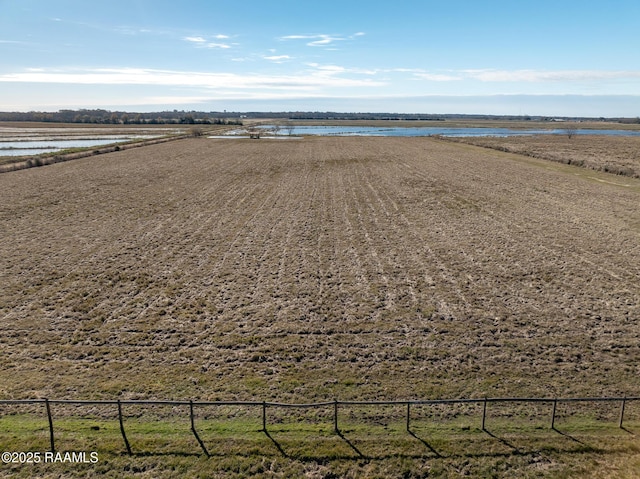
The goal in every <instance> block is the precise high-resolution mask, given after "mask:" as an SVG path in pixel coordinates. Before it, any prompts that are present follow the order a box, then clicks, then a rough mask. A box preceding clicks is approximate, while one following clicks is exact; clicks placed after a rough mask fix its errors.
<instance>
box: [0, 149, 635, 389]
mask: <svg viewBox="0 0 640 479" xmlns="http://www.w3.org/2000/svg"><path fill="white" fill-rule="evenodd" d="M583 140H584V139H583V138H577V139H574V140H572V142H575V143H578V142H581V141H583ZM560 141H561V140H558V142H560ZM621 148H622V147H621ZM639 200H640V181H638V180H636V179H633V178H624V179H623V180H621V179H620V177H616V176H613V175H608V174H604V173H600V172H593V171H588V170H584V169H580V168H574V167H569V166H566V165H560V164H555V163H548V162H545V161H541V160H537V159H535V158H526V157H521V156H518V155H513V154H509V153H503V152H497V151H493V150H487V149H481V148H476V147H473V146H468V145H462V144H456V143H450V142H442V141H438V140H436V139H429V138H330V137H327V138H305V139H304V140H302V141H296V142H284V141H270V140H257V141H256V140H212V139H203V138H200V139H185V140H178V141H174V142H170V143H165V144H159V145H152V146H147V147H144V148H137V149H132V150H127V151H119V152H113V153H108V154H105V155H101V156H99V157H92V158H85V159H79V160H75V161H72V162H67V163H60V164H55V165H50V166H46V167H43V168H33V169H29V170H22V171H15V172H10V173H6V174H3V175H0V224H1V225H2V228H0V284H2V292H1V294H0V328H1V330H2V335H0V364H1V365H2V369H1V371H0V397H2V398H34V397H50V398H74V399H78V398H81V399H88V398H114V397H118V398H159V399H194V400H204V399H210V400H222V399H230V400H231V399H256V400H263V399H264V400H272V399H277V400H280V401H291V402H294V401H295V402H305V401H315V400H327V399H333V398H334V397H337V398H340V399H354V398H362V399H371V400H373V399H411V398H425V399H426V398H439V397H483V396H485V395H486V396H520V395H530V396H579V395H587V396H599V395H625V394H626V395H639V394H640V383H639V382H638V381H637V378H638V374H639V373H640V361H639V360H640V346H639V345H640V324H639V322H638V317H639V313H640V209H639V208H638V204H639Z"/></svg>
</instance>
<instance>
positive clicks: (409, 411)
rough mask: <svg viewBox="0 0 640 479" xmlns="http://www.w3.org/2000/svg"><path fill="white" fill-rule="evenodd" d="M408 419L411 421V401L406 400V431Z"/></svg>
mask: <svg viewBox="0 0 640 479" xmlns="http://www.w3.org/2000/svg"><path fill="white" fill-rule="evenodd" d="M409 421H411V403H410V402H409V401H407V432H410V431H411V429H410V428H409Z"/></svg>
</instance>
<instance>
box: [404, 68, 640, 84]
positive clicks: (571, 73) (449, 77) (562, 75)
mask: <svg viewBox="0 0 640 479" xmlns="http://www.w3.org/2000/svg"><path fill="white" fill-rule="evenodd" d="M396 71H401V70H396ZM405 71H408V72H411V70H410V69H406V70H405ZM413 75H414V77H416V78H420V79H423V80H428V81H440V82H446V81H459V80H477V81H481V82H529V83H543V82H576V81H601V80H618V79H639V78H640V71H633V70H613V71H612V70H492V69H469V70H455V71H449V72H447V73H445V74H443V73H431V72H426V71H421V72H420V71H413Z"/></svg>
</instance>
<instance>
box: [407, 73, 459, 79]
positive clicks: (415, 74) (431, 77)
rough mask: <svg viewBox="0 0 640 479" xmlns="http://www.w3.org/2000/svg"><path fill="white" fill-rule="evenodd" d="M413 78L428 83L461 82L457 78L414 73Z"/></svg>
mask: <svg viewBox="0 0 640 479" xmlns="http://www.w3.org/2000/svg"><path fill="white" fill-rule="evenodd" d="M414 76H416V77H418V78H421V79H423V80H429V81H457V80H462V78H461V77H459V76H453V75H441V74H436V73H414Z"/></svg>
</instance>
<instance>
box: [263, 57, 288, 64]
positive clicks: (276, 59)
mask: <svg viewBox="0 0 640 479" xmlns="http://www.w3.org/2000/svg"><path fill="white" fill-rule="evenodd" d="M262 58H264V59H265V60H269V61H272V62H275V63H284V62H286V61H288V60H291V57H290V56H289V55H269V56H263V57H262Z"/></svg>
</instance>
